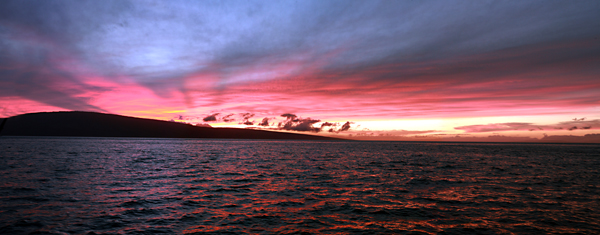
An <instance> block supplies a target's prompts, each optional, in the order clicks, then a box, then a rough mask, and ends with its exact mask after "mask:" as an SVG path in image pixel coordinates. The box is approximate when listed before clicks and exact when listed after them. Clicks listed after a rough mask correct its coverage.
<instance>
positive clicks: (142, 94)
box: [0, 0, 600, 142]
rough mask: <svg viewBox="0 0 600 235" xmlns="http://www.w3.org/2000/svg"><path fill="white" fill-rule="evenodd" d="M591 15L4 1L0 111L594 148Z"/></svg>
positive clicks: (596, 27)
mask: <svg viewBox="0 0 600 235" xmlns="http://www.w3.org/2000/svg"><path fill="white" fill-rule="evenodd" d="M598 12H600V1H595V0H592V1H585V0H580V1H553V0H543V1H349V0H342V1H335V0H326V1H322V0H319V1H309V0H302V1H290V0H282V1H209V0H207V1H171V0H170V1H141V0H140V1H126V0H118V1H110V0H108V1H79V0H78V1H67V0H51V1H28V0H17V1H12V0H3V1H0V117H10V116H14V115H19V114H23V113H31V112H51V111H71V110H75V111H94V112H102V113H113V114H119V115H126V116H134V117H143V118H153V119H160V120H168V121H176V122H186V123H190V124H194V125H211V126H213V127H240V128H256V129H266V130H276V131H290V132H301V133H307V134H317V135H329V136H338V137H343V138H350V139H372V140H440V139H442V140H459V139H460V138H462V140H475V141H478V140H484V141H485V140H492V139H493V140H498V139H499V138H500V139H502V138H504V139H505V140H541V139H544V138H549V137H554V138H558V137H560V136H563V137H565V136H567V137H568V136H570V137H572V138H574V137H577V138H579V139H586V138H587V139H590V138H595V139H597V140H598V142H600V138H599V137H600V135H598V134H600V14H598ZM584 142H585V141H584Z"/></svg>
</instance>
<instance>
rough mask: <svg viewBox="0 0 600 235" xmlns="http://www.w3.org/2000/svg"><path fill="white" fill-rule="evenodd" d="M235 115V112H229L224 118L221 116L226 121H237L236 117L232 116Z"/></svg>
mask: <svg viewBox="0 0 600 235" xmlns="http://www.w3.org/2000/svg"><path fill="white" fill-rule="evenodd" d="M233 115H235V114H233V113H232V114H228V115H226V116H224V117H223V118H221V119H222V120H223V121H224V122H233V121H235V119H233V118H231V117H232V116H233Z"/></svg>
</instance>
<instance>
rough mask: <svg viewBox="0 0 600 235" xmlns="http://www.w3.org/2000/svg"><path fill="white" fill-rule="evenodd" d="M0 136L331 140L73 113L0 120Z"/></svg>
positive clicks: (280, 133)
mask: <svg viewBox="0 0 600 235" xmlns="http://www.w3.org/2000/svg"><path fill="white" fill-rule="evenodd" d="M0 135H4V136H88V137H163V138H227V139H294V140H335V139H334V138H328V137H323V136H314V135H304V134H294V133H282V132H273V131H263V130H252V129H239V128H212V127H200V126H193V125H189V124H184V123H176V122H167V121H160V120H152V119H143V118H134V117H126V116H120V115H114V114H103V113H93V112H77V111H74V112H49V113H29V114H22V115H18V116H14V117H10V118H7V119H0Z"/></svg>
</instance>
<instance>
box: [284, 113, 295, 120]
mask: <svg viewBox="0 0 600 235" xmlns="http://www.w3.org/2000/svg"><path fill="white" fill-rule="evenodd" d="M281 116H282V117H284V118H286V119H287V120H294V119H296V118H297V117H298V116H296V115H295V114H291V113H284V114H281Z"/></svg>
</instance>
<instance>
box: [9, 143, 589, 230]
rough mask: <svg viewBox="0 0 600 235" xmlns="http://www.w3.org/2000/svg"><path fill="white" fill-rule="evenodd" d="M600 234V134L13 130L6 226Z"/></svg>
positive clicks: (78, 228) (30, 228)
mask: <svg viewBox="0 0 600 235" xmlns="http://www.w3.org/2000/svg"><path fill="white" fill-rule="evenodd" d="M158 233H166V234H600V145H594V144H581V145H577V144H508V143H426V142H359V141H276V140H273V141H264V140H260V141H259V140H219V139H158V138H157V139H151V138H64V137H61V138H58V137H56V138H53V137H45V138H42V137H0V234H158Z"/></svg>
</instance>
